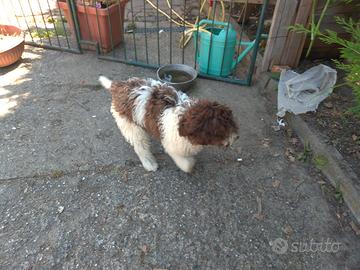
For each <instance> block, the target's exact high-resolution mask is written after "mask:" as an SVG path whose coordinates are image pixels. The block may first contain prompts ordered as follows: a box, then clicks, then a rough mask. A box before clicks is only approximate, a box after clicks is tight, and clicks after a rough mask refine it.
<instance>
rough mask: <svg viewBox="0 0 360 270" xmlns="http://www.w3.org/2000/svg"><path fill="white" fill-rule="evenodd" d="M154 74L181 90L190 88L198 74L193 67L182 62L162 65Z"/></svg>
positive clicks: (184, 90)
mask: <svg viewBox="0 0 360 270" xmlns="http://www.w3.org/2000/svg"><path fill="white" fill-rule="evenodd" d="M156 74H157V78H158V80H160V81H162V82H164V83H166V84H168V85H171V86H173V87H174V88H175V89H178V90H181V91H183V92H186V91H187V90H188V89H189V88H190V86H191V85H192V84H193V83H194V81H195V79H196V77H197V75H198V74H197V71H196V70H195V69H193V68H192V67H190V66H187V65H182V64H171V65H165V66H162V67H160V68H159V69H158V70H157V73H156Z"/></svg>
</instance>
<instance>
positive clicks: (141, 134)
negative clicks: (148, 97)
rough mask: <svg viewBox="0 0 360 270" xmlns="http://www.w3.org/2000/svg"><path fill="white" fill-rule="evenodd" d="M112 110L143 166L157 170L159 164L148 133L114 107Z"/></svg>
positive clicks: (150, 169)
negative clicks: (152, 150)
mask: <svg viewBox="0 0 360 270" xmlns="http://www.w3.org/2000/svg"><path fill="white" fill-rule="evenodd" d="M111 112H112V114H113V116H114V118H115V121H116V124H117V125H118V127H119V129H120V131H121V133H122V135H123V136H124V137H125V139H126V140H127V141H128V142H129V143H130V144H131V145H132V146H133V147H134V150H135V153H136V154H137V155H138V157H139V159H140V161H141V163H142V165H143V167H144V168H145V170H147V171H153V172H154V171H156V170H157V169H158V164H157V162H156V159H155V157H154V156H153V154H152V153H151V151H150V139H149V136H148V135H147V133H146V132H145V131H144V130H143V129H142V128H141V127H139V126H137V125H136V124H134V123H132V122H130V121H129V120H127V119H126V118H125V117H123V116H121V115H119V114H118V113H117V112H116V111H115V110H114V109H113V107H112V108H111Z"/></svg>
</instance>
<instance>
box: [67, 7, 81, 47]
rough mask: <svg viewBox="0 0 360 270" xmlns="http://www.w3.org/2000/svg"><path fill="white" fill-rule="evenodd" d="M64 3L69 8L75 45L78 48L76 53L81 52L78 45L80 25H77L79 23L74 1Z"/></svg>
mask: <svg viewBox="0 0 360 270" xmlns="http://www.w3.org/2000/svg"><path fill="white" fill-rule="evenodd" d="M66 1H67V3H68V5H69V7H70V11H71V16H72V20H73V23H74V28H75V37H76V44H77V47H78V51H79V52H82V49H81V45H80V41H81V31H80V25H79V21H78V17H77V12H76V4H75V3H74V0H66Z"/></svg>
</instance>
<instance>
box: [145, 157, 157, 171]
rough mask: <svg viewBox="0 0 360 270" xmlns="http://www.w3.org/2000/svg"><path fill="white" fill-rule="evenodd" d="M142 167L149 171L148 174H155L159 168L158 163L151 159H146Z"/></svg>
mask: <svg viewBox="0 0 360 270" xmlns="http://www.w3.org/2000/svg"><path fill="white" fill-rule="evenodd" d="M142 165H143V167H144V169H145V170H147V171H148V172H155V171H156V170H157V169H158V167H159V165H158V164H157V162H156V161H155V160H151V159H145V160H144V162H143V163H142Z"/></svg>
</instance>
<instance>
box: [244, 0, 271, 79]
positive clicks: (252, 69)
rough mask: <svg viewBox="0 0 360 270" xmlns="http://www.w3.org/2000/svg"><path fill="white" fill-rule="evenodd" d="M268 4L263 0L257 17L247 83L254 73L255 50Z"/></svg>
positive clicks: (267, 1) (257, 46) (256, 50)
mask: <svg viewBox="0 0 360 270" xmlns="http://www.w3.org/2000/svg"><path fill="white" fill-rule="evenodd" d="M268 4H269V0H264V3H263V5H262V7H261V13H260V19H259V22H258V27H257V30H256V38H255V44H254V48H253V51H252V55H251V62H250V67H249V69H248V72H247V76H246V82H247V85H250V84H251V80H252V76H253V73H254V69H255V62H256V56H257V52H258V49H259V44H260V40H261V34H262V32H263V29H264V20H265V12H266V9H267V6H268Z"/></svg>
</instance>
